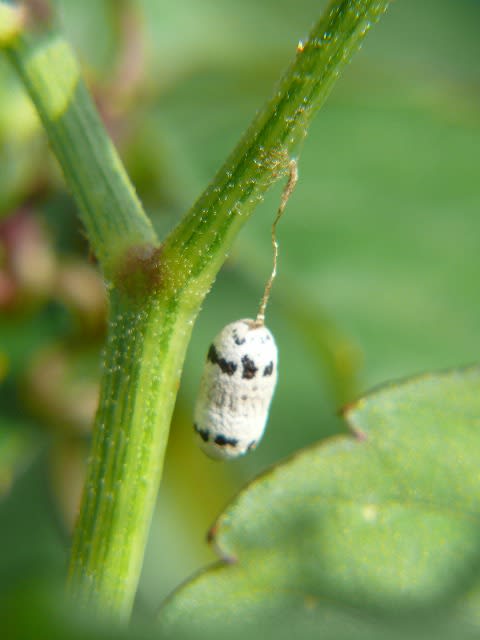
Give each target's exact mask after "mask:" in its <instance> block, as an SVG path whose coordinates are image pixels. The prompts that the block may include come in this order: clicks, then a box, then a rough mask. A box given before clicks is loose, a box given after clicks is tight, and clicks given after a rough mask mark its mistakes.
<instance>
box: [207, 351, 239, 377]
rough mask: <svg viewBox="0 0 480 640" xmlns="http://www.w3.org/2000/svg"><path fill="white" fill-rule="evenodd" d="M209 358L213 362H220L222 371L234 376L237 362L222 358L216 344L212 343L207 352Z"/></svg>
mask: <svg viewBox="0 0 480 640" xmlns="http://www.w3.org/2000/svg"><path fill="white" fill-rule="evenodd" d="M207 360H209V361H210V362H211V363H212V364H218V366H219V367H220V369H221V370H222V372H223V373H226V374H227V375H229V376H233V374H234V373H235V371H236V370H237V365H236V364H235V362H228V360H225V358H221V357H220V356H219V354H218V351H217V350H216V349H215V345H214V344H211V345H210V349H209V350H208V353H207Z"/></svg>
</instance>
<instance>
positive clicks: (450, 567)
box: [160, 367, 480, 637]
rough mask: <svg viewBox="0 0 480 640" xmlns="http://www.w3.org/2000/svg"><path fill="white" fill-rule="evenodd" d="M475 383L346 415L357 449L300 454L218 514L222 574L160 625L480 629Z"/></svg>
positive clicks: (183, 598) (387, 400) (376, 396)
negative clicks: (398, 622) (382, 624)
mask: <svg viewBox="0 0 480 640" xmlns="http://www.w3.org/2000/svg"><path fill="white" fill-rule="evenodd" d="M479 383H480V370H479V369H478V367H475V368H472V369H466V370H464V371H452V372H450V373H445V374H439V375H432V374H430V375H426V376H423V377H420V378H418V379H413V380H410V381H407V382H404V383H400V384H395V385H391V386H388V387H386V388H382V389H380V390H378V391H376V392H374V393H372V394H371V395H369V396H366V397H364V398H362V399H361V400H360V401H358V402H357V403H355V404H353V405H351V406H350V407H349V408H348V409H347V411H346V414H345V417H346V419H347V420H348V422H349V424H350V426H351V428H352V430H353V432H354V433H355V436H356V437H355V438H353V437H346V436H343V437H341V438H336V439H332V440H331V441H330V442H329V443H328V444H321V445H319V446H317V447H310V448H308V449H306V450H305V451H304V452H302V453H300V454H298V455H296V456H294V457H293V458H292V459H291V460H289V461H287V462H286V463H284V464H281V465H278V466H276V467H274V468H273V469H272V470H271V471H269V472H267V473H265V474H263V475H262V476H260V478H258V479H257V480H255V481H254V482H252V483H251V484H250V485H249V486H248V487H247V488H246V489H245V490H243V491H242V492H241V493H240V495H239V496H238V497H237V498H236V499H235V500H234V501H233V502H232V504H231V505H230V506H229V507H228V508H227V509H226V511H225V512H224V513H223V514H222V515H221V517H220V518H219V519H218V521H217V522H216V524H215V525H214V527H213V529H212V533H211V535H212V540H213V542H214V544H215V546H216V547H217V548H218V551H219V553H220V554H221V556H222V557H223V558H224V560H225V562H224V563H223V564H221V565H220V564H217V565H215V566H213V567H212V568H210V569H209V570H208V571H205V572H204V573H203V574H200V575H199V576H197V577H196V578H194V579H193V580H192V581H191V582H189V583H188V584H186V585H185V586H184V587H183V588H180V590H179V591H178V593H176V594H174V596H173V597H172V598H171V599H170V600H169V601H167V603H166V605H165V606H164V608H163V609H162V610H161V616H160V624H161V627H162V628H164V629H166V630H167V632H168V633H169V635H175V634H176V633H178V631H182V630H188V629H190V628H191V627H192V623H191V621H192V620H195V629H200V630H203V631H204V632H205V634H206V635H207V633H213V632H216V633H218V637H229V636H230V635H231V633H232V632H235V631H236V630H238V629H241V630H242V634H246V633H248V632H250V631H251V632H254V630H255V629H257V628H258V627H259V625H262V624H263V625H265V626H266V627H267V628H268V627H270V626H272V624H273V625H274V626H276V627H278V628H280V629H281V628H285V629H292V628H293V629H295V627H296V626H297V625H300V626H303V625H304V624H305V618H306V619H307V620H308V625H309V626H311V627H312V628H314V627H315V625H317V629H318V632H319V635H320V636H322V637H323V635H324V633H327V634H329V633H330V634H331V635H333V631H335V630H336V631H337V632H341V631H343V632H345V631H346V630H348V629H349V628H350V627H351V626H352V624H353V625H355V624H356V623H358V624H359V625H360V628H362V625H363V624H364V623H365V620H364V618H365V614H366V612H369V613H370V615H372V619H373V616H374V614H376V615H377V616H378V614H382V615H383V616H392V615H393V616H394V617H395V618H397V617H401V616H402V614H407V615H408V616H412V615H418V614H419V612H423V613H428V614H429V615H430V616H431V617H432V618H433V616H434V614H436V615H437V616H438V615H441V616H442V619H443V625H450V626H452V618H453V621H457V623H458V621H459V620H461V621H462V623H463V624H465V625H466V624H467V623H470V624H472V623H476V622H477V621H478V591H479V583H478V579H477V574H478V565H479V561H480V553H479V552H480V549H479V544H478V543H479V540H478V528H479V522H480V502H479V497H478V496H479V487H478V482H479V480H480V476H479V474H478V458H479V451H478V449H479V439H478V427H479V425H480V421H479V418H478V416H479V415H480V396H479V394H478V388H479ZM213 603H215V605H214V606H212V604H213ZM376 624H377V622H372V623H369V624H368V626H370V625H371V626H372V628H373V629H374V628H375V625H376Z"/></svg>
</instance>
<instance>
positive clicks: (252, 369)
mask: <svg viewBox="0 0 480 640" xmlns="http://www.w3.org/2000/svg"><path fill="white" fill-rule="evenodd" d="M242 366H243V373H242V378H246V379H247V380H251V379H252V378H254V377H255V374H256V373H257V371H258V368H257V367H256V366H255V362H254V361H253V360H250V358H249V357H248V356H243V358H242Z"/></svg>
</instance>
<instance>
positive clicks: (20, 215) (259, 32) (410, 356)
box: [0, 0, 480, 616]
mask: <svg viewBox="0 0 480 640" xmlns="http://www.w3.org/2000/svg"><path fill="white" fill-rule="evenodd" d="M53 4H54V6H55V10H56V11H58V12H59V15H60V19H61V21H62V23H63V25H64V28H65V30H66V33H67V36H68V37H69V38H70V40H71V41H72V42H73V44H74V47H75V48H76V51H77V53H78V55H79V57H80V60H81V62H82V65H83V67H84V70H85V75H86V78H87V80H88V82H89V84H90V87H91V89H92V91H93V92H94V94H95V97H96V100H97V104H98V105H99V108H100V109H101V112H102V114H103V116H104V119H105V121H106V123H107V125H108V126H109V129H110V131H111V133H112V135H113V137H114V139H115V140H116V142H117V144H118V146H119V148H120V151H121V155H122V157H123V158H124V160H125V163H126V165H127V169H128V171H129V173H130V175H131V176H132V178H133V179H134V182H135V184H136V187H137V191H138V192H139V194H140V196H141V198H142V200H143V201H144V202H145V204H146V206H147V208H148V210H149V213H150V214H151V215H152V218H153V219H154V223H155V225H156V227H157V229H158V230H159V232H160V233H162V234H163V233H166V232H167V231H168V229H170V228H171V227H172V226H173V224H175V222H176V221H177V220H178V219H179V218H180V216H181V215H182V212H183V211H185V209H186V208H188V206H189V205H190V204H191V202H192V201H193V200H194V199H195V197H196V196H197V195H199V193H200V191H201V190H202V189H203V188H204V187H205V185H206V184H207V183H208V181H209V180H210V178H211V177H212V175H213V173H214V171H215V170H216V168H217V167H218V166H219V165H220V164H221V162H222V161H223V159H224V157H225V155H226V154H227V153H228V152H229V151H230V150H231V148H232V146H233V144H234V143H235V142H236V140H237V139H238V137H239V135H240V134H241V133H242V131H243V129H244V128H245V127H246V126H247V124H248V122H249V120H250V119H251V117H252V115H253V114H254V112H255V110H256V109H257V108H258V107H259V106H260V104H261V103H262V101H263V100H264V99H265V98H267V97H268V96H269V94H270V93H271V91H272V88H273V85H274V83H275V81H276V79H277V78H278V77H279V75H280V73H281V71H282V70H283V68H284V67H285V65H286V64H287V63H288V61H289V59H290V58H291V57H292V56H293V54H294V51H295V47H296V44H297V41H298V40H300V39H301V38H302V37H303V36H304V35H305V34H306V32H307V30H308V28H309V26H310V25H311V23H312V22H313V21H314V20H315V19H316V18H317V17H318V14H319V10H320V7H319V3H318V2H316V1H314V0H298V1H297V2H291V0H263V1H262V2H261V3H259V2H258V1H257V2H253V0H246V1H244V2H238V1H237V0H221V1H220V0H208V1H202V2H198V0H181V1H178V2H175V3H166V2H159V1H158V0H138V1H137V2H135V1H133V0H132V1H131V2H128V1H127V0H122V1H119V0H110V1H107V0H98V1H96V2H82V3H79V2H76V0H56V1H55V2H54V3H53ZM479 19H480V3H478V2H477V1H476V0H457V1H454V0H426V1H425V2H421V3H419V2H415V0H403V1H402V2H396V3H393V4H392V6H391V9H390V11H389V13H388V14H387V16H386V17H385V18H384V19H383V20H382V22H381V23H380V25H379V26H377V27H376V29H375V30H374V31H373V32H372V34H371V35H370V37H369V39H368V41H367V42H366V44H365V46H364V49H363V51H362V52H361V53H360V54H359V55H358V56H356V58H355V60H354V63H353V64H352V65H351V66H350V67H349V69H348V70H347V72H346V73H345V75H344V77H343V78H342V79H341V81H340V82H339V83H338V85H337V87H336V89H335V91H334V93H333V95H332V96H331V97H330V99H329V101H328V102H327V104H326V106H325V107H324V108H323V110H322V112H321V113H320V114H319V116H318V119H317V122H316V123H315V125H314V127H313V129H312V131H311V134H310V135H309V137H308V139H307V141H306V143H305V145H304V149H303V152H302V155H301V158H300V176H301V178H300V182H299V185H298V187H297V189H296V192H295V193H294V195H293V196H292V198H291V200H290V202H289V204H288V209H287V212H286V214H285V217H284V218H283V219H282V222H281V225H280V226H279V241H280V251H281V254H280V264H279V276H278V279H277V281H276V283H275V287H274V290H273V297H272V302H271V304H270V307H269V309H268V317H267V322H268V324H269V327H270V328H271V329H272V331H273V332H274V334H275V336H276V339H277V342H278V344H279V347H280V380H279V385H278V388H277V392H276V397H275V399H274V403H273V407H272V411H271V416H270V424H269V427H268V430H267V433H266V436H265V439H264V441H263V443H262V445H261V446H260V447H259V449H258V450H257V451H256V452H255V453H254V454H251V455H250V456H248V457H246V458H245V459H243V460H241V461H239V462H236V463H233V464H231V465H229V466H228V465H220V464H216V463H214V462H211V461H210V460H207V459H205V458H203V457H202V456H201V454H200V453H199V452H198V451H197V450H196V448H195V445H194V442H193V437H192V429H191V411H192V405H193V401H194V397H195V393H196V389H197V385H198V381H199V376H200V371H201V368H202V365H203V359H204V357H205V352H206V349H207V347H208V344H209V341H210V340H211V338H212V336H214V335H215V334H216V333H217V332H218V330H219V329H220V328H221V327H222V326H223V325H224V324H226V323H227V322H229V321H232V320H235V319H237V318H241V317H247V316H251V315H253V314H255V312H256V308H257V303H258V300H259V298H260V296H261V292H262V288H263V284H264V280H265V278H266V276H267V274H268V273H269V271H270V268H271V247H270V225H271V221H272V218H273V215H274V212H275V209H276V207H277V206H278V199H279V194H280V186H279V187H278V188H277V190H276V191H275V192H272V193H271V194H270V195H269V197H268V198H267V200H266V201H265V203H264V204H263V205H262V207H261V208H260V210H259V211H258V212H257V214H256V215H255V216H253V218H252V221H251V222H250V223H249V224H248V225H247V227H246V228H245V230H244V231H243V232H242V235H241V237H240V239H239V241H238V242H237V244H236V246H235V249H234V251H233V253H232V255H231V257H230V260H229V261H228V262H227V264H226V267H225V269H224V270H223V272H222V274H221V275H220V277H219V278H218V281H217V283H216V285H215V287H214V289H213V290H212V293H211V295H210V296H209V298H208V299H207V301H206V303H205V308H204V310H203V312H202V314H201V315H200V317H199V320H198V323H197V325H196V327H195V330H194V335H193V340H192V344H191V348H190V351H189V356H188V358H187V363H186V366H185V371H184V376H183V381H182V386H181V389H180V395H179V400H178V405H177V412H176V418H175V421H174V425H173V429H172V438H171V442H170V449H169V455H168V458H167V470H166V477H165V481H164V483H163V486H162V490H161V494H160V500H159V512H160V511H161V517H160V516H159V518H158V519H156V520H155V521H154V523H153V527H152V534H151V537H150V541H149V546H148V549H147V558H146V563H145V569H144V574H143V580H142V583H141V586H140V592H139V598H138V615H139V616H141V615H142V614H143V613H144V612H147V613H151V612H152V611H154V610H156V608H157V607H158V605H159V603H160V602H161V600H162V598H163V597H164V596H165V595H166V594H167V593H168V592H169V591H171V589H172V588H174V587H175V586H177V585H178V583H179V582H180V581H181V580H182V579H185V578H186V577H187V576H188V575H190V574H191V573H192V572H193V571H194V570H195V569H197V568H199V567H201V566H204V565H205V564H206V563H208V562H209V561H211V560H212V559H213V558H214V554H213V553H212V552H211V551H210V550H209V549H208V547H207V546H206V544H205V532H206V531H207V529H208V527H209V525H210V524H211V522H212V521H213V519H214V517H215V516H216V515H217V513H218V512H219V511H220V509H221V508H222V507H223V506H224V505H225V503H226V502H227V501H228V500H229V499H230V498H231V496H232V495H233V494H234V492H235V491H236V490H237V489H238V488H239V487H240V486H241V485H242V484H244V482H245V481H246V480H247V479H250V478H251V477H252V476H253V475H255V474H256V473H258V472H259V471H261V470H262V469H264V468H265V467H266V466H267V465H269V464H272V463H274V462H276V461H278V460H279V459H281V458H282V457H283V456H285V455H287V454H289V453H291V452H293V451H295V450H297V449H298V448H300V447H303V446H305V445H307V444H310V443H312V442H315V441H317V440H319V439H321V438H323V437H325V436H327V435H330V434H332V433H336V432H338V431H342V430H343V429H344V427H343V425H342V423H341V422H340V421H339V419H338V418H337V411H338V408H339V406H340V405H341V404H342V403H343V402H346V401H350V400H352V399H353V398H354V397H355V396H356V395H357V394H358V393H359V392H361V391H363V390H365V389H366V388H368V387H369V386H370V385H372V384H377V383H379V382H381V381H384V380H387V379H390V378H395V377H398V376H403V375H406V374H410V373H415V372H417V371H421V370H425V369H431V368H439V367H445V366H452V365H456V364H460V363H465V362H469V361H471V360H472V359H475V358H476V357H477V356H476V354H477V349H476V346H477V341H478V319H479V315H480V298H479V296H478V291H477V290H478V281H479V277H480V263H479V261H478V259H477V255H478V248H477V244H478V240H477V238H478V237H480V218H479V216H478V209H479V205H480V193H479V191H478V188H477V184H478V179H477V171H478V162H477V155H478V154H477V149H478V148H479V143H480V117H479V110H478V92H479V89H478V87H479V84H478V64H477V60H478V58H479V54H480V40H479V38H478V30H477V25H478V21H479ZM0 217H1V219H0V545H1V548H2V550H4V551H5V550H8V551H6V552H2V554H1V555H0V590H1V592H3V591H6V590H11V589H13V587H14V586H15V585H17V586H18V588H19V589H21V588H22V585H27V584H28V583H29V582H31V581H34V582H35V581H36V579H37V578H38V576H39V575H45V574H47V575H48V576H49V577H50V576H51V577H52V580H54V581H57V582H58V581H61V580H62V577H63V571H64V562H65V557H66V553H65V551H66V549H67V546H68V532H69V530H70V527H71V523H72V519H73V517H74V513H75V509H76V505H77V501H78V495H79V488H80V486H81V479H82V460H83V458H84V456H85V451H86V445H87V442H86V439H87V438H88V436H87V437H86V434H87V433H88V425H89V423H90V419H91V416H92V414H93V411H94V403H95V393H96V391H95V389H96V384H97V380H98V371H99V365H100V362H101V355H100V350H101V345H102V340H103V337H104V319H105V308H104V304H105V303H104V299H103V296H102V293H101V286H102V282H101V277H100V276H99V275H98V273H97V272H96V270H95V266H94V265H93V264H92V263H91V259H90V256H89V252H88V247H87V244H86V241H85V238H84V236H83V234H82V230H81V228H80V225H79V223H78V221H77V218H76V217H75V209H74V206H73V204H72V202H71V200H70V199H69V197H68V195H67V194H66V193H65V189H64V187H63V183H62V180H61V176H60V174H59V170H58V168H57V167H56V165H55V163H54V162H53V160H51V158H50V157H49V154H48V152H47V144H46V141H45V138H44V136H43V135H42V133H41V131H40V129H39V125H38V121H37V119H36V117H35V115H34V113H33V110H32V108H31V106H30V104H29V102H28V100H26V98H25V96H24V95H23V93H22V90H21V88H20V86H19V85H18V83H17V81H16V78H15V77H14V76H13V73H12V72H11V70H10V69H9V68H8V67H7V65H6V63H4V61H3V60H0Z"/></svg>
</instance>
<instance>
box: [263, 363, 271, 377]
mask: <svg viewBox="0 0 480 640" xmlns="http://www.w3.org/2000/svg"><path fill="white" fill-rule="evenodd" d="M272 373H273V360H272V361H271V362H270V363H269V364H267V366H266V367H265V369H264V370H263V375H264V376H271V375H272Z"/></svg>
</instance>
